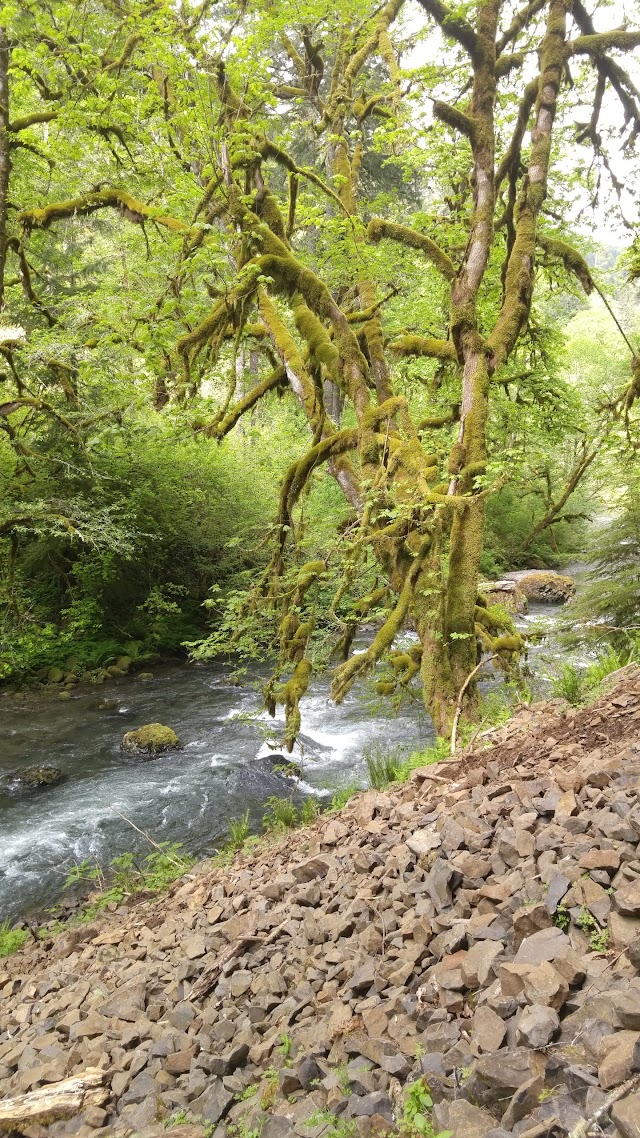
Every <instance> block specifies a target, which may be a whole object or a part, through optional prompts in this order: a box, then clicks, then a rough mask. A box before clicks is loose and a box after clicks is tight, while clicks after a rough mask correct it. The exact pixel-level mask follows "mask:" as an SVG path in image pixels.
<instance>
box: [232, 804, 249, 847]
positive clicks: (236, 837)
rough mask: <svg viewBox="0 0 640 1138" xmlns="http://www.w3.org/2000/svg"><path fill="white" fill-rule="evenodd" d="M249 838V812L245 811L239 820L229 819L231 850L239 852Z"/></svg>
mask: <svg viewBox="0 0 640 1138" xmlns="http://www.w3.org/2000/svg"><path fill="white" fill-rule="evenodd" d="M248 837H249V811H248V810H245V812H244V814H243V815H242V817H241V818H230V819H229V843H228V844H229V846H230V848H231V849H232V850H241V849H242V847H243V845H244V843H245V842H246V840H247V838H248Z"/></svg>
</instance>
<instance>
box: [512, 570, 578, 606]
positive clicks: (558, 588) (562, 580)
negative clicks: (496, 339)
mask: <svg viewBox="0 0 640 1138" xmlns="http://www.w3.org/2000/svg"><path fill="white" fill-rule="evenodd" d="M511 576H512V578H515V579H516V580H517V583H518V586H519V588H520V589H521V591H522V592H523V593H524V595H525V597H526V598H527V600H529V601H538V602H542V603H543V604H544V603H546V604H552V605H564V604H566V603H567V601H570V600H571V598H572V596H573V595H574V594H575V591H576V586H575V581H573V580H572V578H571V577H565V576H563V574H562V573H554V572H553V571H552V570H550V569H533V570H531V572H528V573H518V574H517V575H516V574H511Z"/></svg>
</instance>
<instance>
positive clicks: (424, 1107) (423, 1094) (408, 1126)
mask: <svg viewBox="0 0 640 1138" xmlns="http://www.w3.org/2000/svg"><path fill="white" fill-rule="evenodd" d="M432 1109H433V1099H432V1097H431V1094H430V1092H429V1085H428V1083H427V1082H426V1081H425V1079H416V1081H415V1083H409V1084H408V1085H407V1087H406V1088H405V1099H404V1110H403V1112H402V1118H401V1120H400V1130H401V1131H402V1133H404V1134H405V1135H407V1136H409V1135H419V1136H420V1138H450V1136H451V1131H450V1130H441V1131H439V1133H438V1134H436V1132H435V1130H434V1126H433V1119H432V1117H431V1111H432Z"/></svg>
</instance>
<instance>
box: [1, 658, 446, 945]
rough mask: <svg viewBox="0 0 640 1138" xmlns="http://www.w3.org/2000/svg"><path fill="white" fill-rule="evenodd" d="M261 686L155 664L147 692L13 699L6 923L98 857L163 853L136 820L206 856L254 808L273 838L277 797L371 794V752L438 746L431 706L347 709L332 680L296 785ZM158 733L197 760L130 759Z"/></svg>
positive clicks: (201, 669)
mask: <svg viewBox="0 0 640 1138" xmlns="http://www.w3.org/2000/svg"><path fill="white" fill-rule="evenodd" d="M259 687H260V685H259V677H258V676H257V675H256V676H254V677H253V681H252V678H251V677H250V676H249V677H248V679H247V682H246V683H245V684H244V685H243V686H242V687H238V686H236V685H235V684H234V682H232V669H231V667H227V666H225V665H222V664H210V665H202V664H198V665H196V664H185V663H178V664H174V665H162V666H159V667H158V666H155V667H154V679H153V680H150V681H149V682H147V683H141V682H140V681H138V680H136V679H135V678H133V677H127V678H126V679H122V680H118V681H117V682H113V683H105V684H102V685H100V686H99V687H84V686H83V687H82V688H78V689H76V691H75V692H74V693H73V694H72V697H71V699H70V700H67V701H61V700H58V698H57V696H56V695H52V694H51V693H49V692H37V693H33V694H30V693H29V694H27V695H26V697H25V698H24V699H23V700H21V701H14V700H13V699H11V698H9V697H7V698H5V699H3V700H2V723H1V726H0V782H2V783H4V790H5V792H4V793H3V791H2V788H1V787H0V923H1V922H2V920H3V919H6V918H9V919H15V918H16V917H17V916H19V915H22V914H24V913H26V912H28V911H29V910H32V911H38V910H42V909H43V908H45V907H47V906H48V905H53V904H54V903H55V902H56V901H57V900H58V899H59V896H60V893H61V890H62V886H63V884H64V881H65V878H66V876H67V874H68V872H69V870H70V868H71V867H72V866H73V865H74V864H77V863H79V862H81V861H83V859H85V858H87V857H91V858H95V859H96V860H97V861H99V862H100V863H101V864H103V865H104V864H105V863H107V862H109V861H110V860H111V858H113V857H115V856H116V855H118V854H119V853H122V852H123V851H125V850H136V851H142V852H144V853H147V852H149V850H150V846H149V845H148V843H147V841H146V840H145V839H144V838H143V837H142V836H141V835H140V834H139V833H137V831H136V830H135V829H133V826H132V825H131V823H133V824H134V825H135V826H137V827H138V828H139V829H140V830H144V831H146V832H147V833H148V834H150V836H151V837H152V838H153V839H154V840H155V841H156V842H163V841H179V842H182V843H183V844H184V846H185V847H186V849H188V850H189V851H190V852H192V853H196V854H204V853H206V852H208V851H210V850H213V849H214V848H216V847H217V846H218V845H219V844H220V843H221V842H222V841H223V840H224V838H225V836H226V834H227V829H228V821H229V818H230V817H239V816H240V815H242V814H243V813H244V811H245V810H247V809H248V810H249V812H250V818H251V822H252V825H253V828H254V829H255V830H258V831H259V830H260V820H261V816H262V813H263V809H264V803H265V800H266V799H267V798H268V797H269V796H270V795H273V794H277V795H279V796H281V797H283V796H286V795H288V794H290V793H291V792H292V790H293V791H294V793H295V795H296V796H297V797H298V799H300V798H301V797H304V796H307V795H314V796H316V797H317V798H318V800H319V802H320V803H321V802H326V801H328V800H330V798H331V796H332V794H333V793H334V791H335V790H336V789H337V788H339V787H340V786H345V785H347V784H350V783H358V784H360V785H364V784H365V781H366V767H365V760H364V757H363V752H364V751H365V749H366V748H367V746H374V747H375V746H382V747H384V748H389V749H394V748H398V747H402V748H404V749H405V750H406V752H407V753H409V752H410V751H411V750H414V749H416V748H417V747H424V746H425V745H426V744H427V743H428V742H429V740H430V739H432V738H433V729H432V727H431V724H430V722H429V720H428V718H427V716H426V714H425V712H424V709H423V708H422V707H421V705H420V704H419V703H417V702H416V703H415V704H412V705H409V706H405V707H404V708H403V710H402V713H401V716H400V717H398V718H396V717H395V716H394V715H393V714H392V713H385V711H384V710H383V709H382V708H381V707H380V706H379V705H378V703H377V702H375V703H374V702H373V701H372V698H371V690H370V688H369V687H366V688H365V687H364V685H362V686H360V687H358V688H356V689H355V690H354V691H353V692H352V693H351V694H350V695H349V696H348V697H347V698H346V699H345V701H344V703H343V704H341V705H340V706H336V705H335V704H333V703H331V702H330V700H329V698H328V688H329V681H328V678H324V677H320V678H319V679H317V680H316V681H315V683H314V684H313V685H312V688H311V691H310V693H309V694H308V695H307V696H306V697H305V698H304V699H303V701H302V703H301V709H302V733H301V736H300V746H298V747H296V750H295V751H294V753H293V755H292V756H291V759H293V760H295V762H296V763H298V764H299V765H301V767H302V775H301V778H300V779H296V780H295V782H292V780H291V779H288V778H286V777H284V776H283V775H282V774H281V773H279V772H277V771H274V770H273V766H274V765H279V764H280V763H281V762H284V761H286V759H282V760H278V759H277V758H274V756H278V755H282V754H283V751H282V748H281V747H280V746H279V745H278V737H279V735H280V734H281V732H282V726H283V722H282V717H281V716H280V717H279V718H276V719H275V720H273V719H271V718H270V717H269V716H268V715H267V714H266V712H261V705H262V701H261V697H260V691H259ZM153 722H160V723H165V724H167V725H168V726H170V727H173V729H174V730H175V731H177V733H178V735H179V736H180V738H181V741H182V743H183V745H184V746H183V750H181V751H178V752H175V753H172V754H167V755H162V756H159V757H158V758H156V759H153V760H151V761H140V760H133V759H131V758H128V757H127V756H126V755H125V754H123V752H122V751H121V749H120V743H121V740H122V736H123V734H124V733H125V732H126V731H130V730H132V729H133V728H135V727H140V726H142V724H144V723H153ZM287 758H289V756H287ZM43 764H47V765H52V766H55V767H58V768H60V769H61V770H62V772H63V778H62V780H61V781H60V782H58V783H56V784H55V785H52V786H48V787H42V788H39V789H37V790H33V791H30V792H24V791H23V792H21V793H18V792H17V790H18V788H17V785H15V787H14V788H13V789H12V784H11V779H12V775H13V773H14V772H15V773H16V774H19V772H20V770H21V769H23V768H25V767H28V766H33V765H38V766H40V765H43ZM7 790H8V791H9V792H8V793H7ZM126 819H129V821H127V820H126Z"/></svg>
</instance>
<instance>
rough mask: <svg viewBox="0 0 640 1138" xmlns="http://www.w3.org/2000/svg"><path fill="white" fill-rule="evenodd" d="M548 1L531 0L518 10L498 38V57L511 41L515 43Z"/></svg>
mask: <svg viewBox="0 0 640 1138" xmlns="http://www.w3.org/2000/svg"><path fill="white" fill-rule="evenodd" d="M546 2H547V0H529V3H528V4H525V5H524V6H523V7H522V8H520V10H519V11H518V12H516V14H515V16H514V17H513V19H512V21H511V23H510V24H509V26H508V28H506V29H505V31H504V32H503V33H502V35H501V36H500V38H499V39H498V42H497V45H496V55H497V56H498V58H500V56H501V55H502V52H503V51H504V49H505V47H508V45H509V44H510V43H513V41H514V40H515V38H516V36H518V35H519V33H520V32H521V31H522V29H523V28H526V27H527V26H528V25H529V24H530V22H531V20H532V19H533V17H534V16H535V15H537V13H538V12H539V11H540V10H541V9H542V8H544V6H545V4H546Z"/></svg>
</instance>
